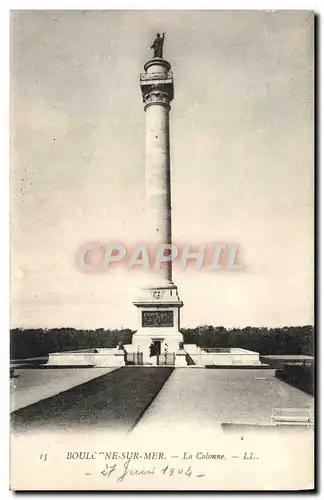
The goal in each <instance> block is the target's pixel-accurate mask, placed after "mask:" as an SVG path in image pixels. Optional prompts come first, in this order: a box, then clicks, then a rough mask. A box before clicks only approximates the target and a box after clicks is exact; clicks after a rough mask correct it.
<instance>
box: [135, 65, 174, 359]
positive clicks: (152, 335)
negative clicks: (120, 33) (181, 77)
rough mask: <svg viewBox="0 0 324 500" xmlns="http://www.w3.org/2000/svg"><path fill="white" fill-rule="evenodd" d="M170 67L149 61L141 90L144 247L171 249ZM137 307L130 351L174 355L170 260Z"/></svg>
mask: <svg viewBox="0 0 324 500" xmlns="http://www.w3.org/2000/svg"><path fill="white" fill-rule="evenodd" d="M170 70H171V65H170V63H169V62H168V61H166V60H165V59H163V58H160V57H153V58H152V59H151V60H149V61H148V62H147V63H146V64H145V65H144V71H145V73H142V74H141V91H142V97H143V103H144V111H145V183H146V186H145V196H146V218H147V244H149V245H152V246H153V247H154V248H155V250H156V249H157V246H158V245H159V244H161V243H162V244H171V243H172V236H171V185H170V184H171V183H170V136H169V112H170V102H171V101H172V99H173V95H174V86H173V75H172V72H171V71H170ZM134 305H135V306H137V307H138V312H139V328H138V330H137V332H136V333H135V334H134V337H133V346H135V345H137V346H140V349H141V351H143V353H144V358H145V357H147V356H149V354H148V353H149V345H150V344H151V342H152V341H159V342H161V349H162V350H164V349H165V348H166V349H168V352H177V351H178V348H179V342H182V340H183V338H182V335H181V333H180V331H179V327H180V308H181V307H182V306H183V303H182V302H181V300H180V299H179V296H178V289H177V286H176V285H175V284H174V283H173V282H172V261H170V262H168V263H167V265H165V266H164V267H162V268H161V270H160V272H158V273H156V275H155V276H154V278H153V280H152V284H151V285H150V286H146V287H145V288H143V289H142V290H141V293H140V296H139V298H138V300H137V301H135V302H134Z"/></svg>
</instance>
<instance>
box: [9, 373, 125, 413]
mask: <svg viewBox="0 0 324 500" xmlns="http://www.w3.org/2000/svg"><path fill="white" fill-rule="evenodd" d="M115 369H116V368H91V369H89V368H65V369H64V370H62V369H54V368H53V369H50V368H47V369H40V368H28V369H15V376H14V378H12V379H10V407H11V411H15V410H19V409H20V408H24V407H25V406H28V405H31V404H33V403H37V402H38V401H41V400H42V399H45V398H49V397H51V396H54V395H55V394H58V393H59V392H62V391H66V390H67V389H71V388H72V387H75V386H77V385H80V384H83V383H84V382H87V381H88V380H92V379H94V378H96V377H100V376H101V375H105V374H106V373H109V372H111V371H113V370H115Z"/></svg>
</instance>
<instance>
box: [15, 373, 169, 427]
mask: <svg viewBox="0 0 324 500" xmlns="http://www.w3.org/2000/svg"><path fill="white" fill-rule="evenodd" d="M38 371H39V370H38ZM66 371H67V370H61V372H62V373H65V372H66ZM90 371H91V370H90ZM172 371H173V368H172V367H158V368H155V367H138V366H136V367H122V368H119V369H117V370H114V371H112V372H110V373H108V374H105V375H102V376H100V377H97V378H95V379H93V380H90V381H88V382H85V383H83V384H81V385H78V386H76V387H74V388H72V389H69V390H67V391H64V392H60V393H59V394H56V395H55V396H52V397H50V398H47V399H44V400H42V401H39V402H38V403H34V404H32V405H29V406H26V407H25V408H21V409H19V410H17V411H14V412H12V414H11V424H12V428H13V429H14V430H15V431H24V432H25V431H30V430H37V431H38V430H67V429H70V428H72V429H73V430H74V431H75V430H76V429H82V428H83V429H84V428H86V429H87V431H89V430H90V428H91V427H92V428H94V429H96V430H98V429H104V430H115V429H116V430H117V431H118V430H124V431H130V430H131V429H132V428H133V426H134V425H135V424H136V423H137V422H138V421H139V419H140V418H141V416H142V415H143V413H144V411H145V410H146V408H147V407H148V406H149V405H150V403H151V402H152V400H153V399H154V398H155V396H156V395H157V394H158V393H159V391H160V389H161V388H162V386H163V384H164V383H165V382H166V380H167V379H168V377H169V376H170V374H171V373H172Z"/></svg>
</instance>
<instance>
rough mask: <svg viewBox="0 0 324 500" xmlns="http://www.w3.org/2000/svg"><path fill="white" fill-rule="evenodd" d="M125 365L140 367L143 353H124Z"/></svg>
mask: <svg viewBox="0 0 324 500" xmlns="http://www.w3.org/2000/svg"><path fill="white" fill-rule="evenodd" d="M125 356H126V359H125V362H126V365H142V364H143V353H142V352H128V353H126V355H125Z"/></svg>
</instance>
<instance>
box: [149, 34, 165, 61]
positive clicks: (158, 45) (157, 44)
mask: <svg viewBox="0 0 324 500" xmlns="http://www.w3.org/2000/svg"><path fill="white" fill-rule="evenodd" d="M163 43H164V33H163V34H162V36H161V35H160V33H157V34H156V38H155V40H154V42H153V43H152V45H151V47H150V49H153V50H154V56H153V57H161V58H162V57H163Z"/></svg>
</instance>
